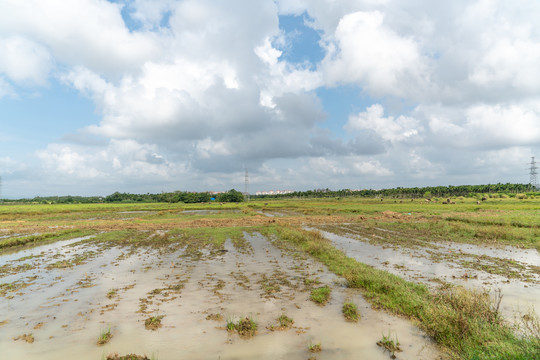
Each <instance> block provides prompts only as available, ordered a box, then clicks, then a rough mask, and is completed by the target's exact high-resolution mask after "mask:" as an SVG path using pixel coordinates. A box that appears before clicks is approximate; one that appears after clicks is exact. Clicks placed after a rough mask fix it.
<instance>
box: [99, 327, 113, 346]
mask: <svg viewBox="0 0 540 360" xmlns="http://www.w3.org/2000/svg"><path fill="white" fill-rule="evenodd" d="M111 338H112V334H111V328H110V327H108V328H107V329H106V330H101V332H100V334H99V337H98V340H97V344H98V345H105V344H106V343H108V342H109V340H111Z"/></svg>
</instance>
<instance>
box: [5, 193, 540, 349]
mask: <svg viewBox="0 0 540 360" xmlns="http://www.w3.org/2000/svg"><path fill="white" fill-rule="evenodd" d="M516 189H517V190H519V192H523V191H524V190H523V189H520V188H519V187H517V188H516ZM401 190H402V189H401ZM473 190H475V189H473ZM476 190H481V191H479V192H478V194H482V196H481V197H480V198H478V197H479V196H477V195H476V193H474V194H473V195H471V194H466V195H464V197H455V198H452V199H451V201H450V203H448V201H447V198H446V196H449V195H445V198H433V197H440V196H441V194H442V193H444V192H442V190H441V189H437V188H422V189H418V190H416V191H417V192H411V193H410V194H409V195H411V196H413V197H416V195H415V194H419V196H420V197H422V196H423V195H425V193H426V192H430V193H431V194H429V195H430V196H432V199H431V201H430V202H427V201H425V200H424V199H416V198H415V199H412V201H411V199H404V198H400V196H405V195H404V194H405V193H406V192H403V191H402V192H398V191H396V192H394V193H387V195H384V199H383V201H381V198H359V197H355V196H354V195H351V196H342V197H341V195H340V199H335V198H331V197H326V195H325V197H321V198H316V197H310V198H306V200H301V201H300V200H292V199H289V198H282V199H280V200H267V199H264V200H255V201H250V202H239V203H227V204H224V205H221V204H219V203H218V202H212V203H206V204H198V203H197V204H185V203H172V202H171V203H158V202H153V203H147V204H145V203H102V204H56V205H22V204H18V205H5V204H3V205H1V206H0V221H1V222H2V229H1V230H2V233H1V234H0V235H2V238H1V239H0V253H4V252H11V251H13V250H12V249H13V248H14V247H16V246H21V245H25V246H38V245H41V244H46V243H49V242H53V241H58V240H63V239H72V238H76V237H80V236H84V235H90V234H93V235H95V236H94V237H93V238H92V239H89V240H87V241H89V242H92V245H95V246H97V247H98V248H106V247H111V246H119V247H125V248H126V249H128V250H127V251H124V250H123V251H124V252H125V253H126V254H132V253H133V252H132V251H134V250H135V248H136V247H138V246H148V247H155V250H157V251H156V252H155V253H156V254H158V253H162V252H169V251H170V252H172V251H181V254H182V256H188V257H191V259H197V258H200V257H203V256H204V257H206V256H209V257H212V256H220V255H221V254H224V253H226V251H227V250H226V249H225V242H226V241H227V240H228V239H230V241H231V243H232V244H233V246H234V247H235V248H236V250H238V251H239V252H242V253H249V252H250V251H253V249H251V245H250V244H249V242H247V241H246V240H245V238H244V234H245V233H254V232H260V233H263V234H265V235H268V236H269V238H271V239H273V241H274V242H275V244H276V245H277V246H279V247H282V248H286V249H288V250H292V251H293V252H292V256H293V257H294V258H295V259H303V258H306V257H307V256H308V255H311V256H312V257H314V258H316V259H318V260H319V261H320V262H321V263H323V264H325V265H326V266H327V267H328V269H329V270H331V271H332V272H334V273H335V274H337V275H338V276H341V277H342V278H343V279H344V280H345V281H346V284H347V286H349V287H351V288H357V289H360V290H361V291H362V292H363V294H364V296H365V298H366V299H367V300H368V301H369V302H371V304H372V305H373V307H374V308H380V309H384V310H386V311H389V312H392V313H395V314H399V315H402V316H405V317H408V318H410V319H411V320H412V321H413V322H415V323H417V324H418V325H419V326H420V327H421V328H422V329H423V330H424V331H425V332H426V333H427V334H428V335H430V336H431V337H432V338H433V339H434V340H435V341H436V342H437V343H438V344H440V345H441V346H442V347H443V348H444V349H445V350H447V351H448V352H449V353H450V354H451V355H452V356H453V357H455V358H461V359H499V358H501V359H534V358H536V355H537V354H538V353H540V340H539V334H540V331H539V330H536V333H535V332H534V331H535V329H539V328H540V326H539V325H538V319H537V318H536V315H535V314H533V315H527V319H525V316H524V320H527V321H526V323H525V325H524V327H523V328H522V329H521V331H522V332H523V333H524V335H523V336H521V335H519V336H518V335H516V332H515V329H513V328H512V327H511V326H510V325H508V324H507V323H506V322H505V321H504V319H502V318H501V316H500V315H499V312H498V308H497V304H496V303H494V302H493V301H492V300H491V299H490V298H489V296H488V295H487V294H484V293H482V292H474V291H468V290H465V289H462V288H459V287H452V286H441V287H440V288H439V289H438V290H430V289H428V288H427V287H426V286H424V285H422V284H417V283H413V282H409V281H405V280H404V279H402V278H400V277H398V276H395V275H392V274H390V273H388V272H385V271H381V270H377V269H374V268H373V267H371V266H368V265H365V264H362V263H360V262H358V261H356V260H354V259H351V258H348V257H347V256H346V255H345V254H344V253H343V252H341V251H339V250H337V249H336V248H334V247H333V246H332V244H331V243H330V242H329V241H327V240H326V239H324V237H322V236H321V235H320V234H319V233H318V232H315V231H305V230H302V229H301V226H310V227H312V228H322V229H324V230H328V231H334V232H339V231H349V232H350V233H353V234H357V235H358V236H365V237H369V238H370V240H369V241H373V242H377V245H389V246H401V247H411V248H412V247H423V248H425V249H426V251H427V252H429V250H430V249H431V248H430V246H431V247H433V245H432V244H437V243H438V242H446V241H455V242H464V243H472V244H489V245H490V246H498V245H512V246H515V247H525V248H537V249H540V225H539V223H538V211H539V210H540V198H538V196H540V194H532V193H525V196H515V194H513V193H508V194H506V193H504V192H501V193H498V192H497V193H496V192H493V191H492V189H491V188H487V190H486V189H476ZM476 190H475V191H476ZM459 191H461V190H459ZM489 191H492V192H489ZM501 191H502V190H501ZM321 194H328V193H327V192H322V193H321ZM391 194H394V195H391ZM379 195H380V194H375V195H373V196H379ZM503 195H504V196H503ZM366 196H367V195H366ZM370 196H371V195H370ZM391 196H396V197H395V198H390V199H389V198H387V197H391ZM468 196H471V197H468ZM482 197H485V198H486V200H484V201H483V200H481V198H482ZM122 201H124V200H122ZM130 201H131V200H130ZM156 201H157V200H156ZM167 201H169V200H167ZM443 201H444V202H443ZM452 203H454V204H452ZM186 210H187V211H186ZM265 214H271V215H277V216H274V217H266V216H264V215H265ZM389 230H390V231H389ZM371 235H374V236H371ZM15 250H17V249H16V248H15ZM89 256H96V254H93V253H91V252H88V254H86V253H85V254H84V256H72V257H69V256H61V257H58V258H54V260H53V261H51V260H49V261H50V263H45V264H44V266H45V267H46V268H50V269H54V268H64V267H71V266H75V265H77V264H81V263H84V262H85V261H87V260H88V259H89V258H88V257H89ZM126 256H127V255H126ZM157 256H159V255H157ZM448 256H453V255H452V254H449V255H448ZM20 260H21V261H22V259H20ZM180 260H182V259H180ZM466 261H467V262H468V263H465V260H463V261H462V262H461V263H459V264H460V265H462V266H467V267H470V268H479V269H482V270H484V271H486V272H489V273H493V274H499V273H504V274H506V276H508V277H510V276H514V275H513V274H523V271H522V270H523V269H522V268H520V266H519V264H516V263H513V262H512V260H511V259H499V260H498V262H496V261H494V260H493V259H491V258H489V257H487V256H474V255H471V256H470V259H467V260H466ZM175 263H176V261H175ZM19 264H21V263H19ZM166 265H167V266H168V264H166ZM174 266H175V264H172V265H171V268H172V269H175V267H174ZM32 268H33V265H32V264H30V263H27V264H21V265H18V264H17V263H13V264H12V263H10V264H6V265H4V266H3V267H2V268H1V269H0V272H1V273H2V274H12V273H17V272H24V271H29V270H31V269H32ZM141 271H144V269H142V270H141ZM528 271H530V272H534V271H536V273H538V271H540V268H538V267H531V269H529V270H528ZM316 277H317V275H314V274H307V275H306V277H305V278H304V279H303V280H301V283H300V287H302V288H303V290H305V291H308V290H309V291H312V293H311V298H312V300H313V301H315V302H317V303H321V304H324V303H325V302H326V301H328V298H329V296H330V288H329V287H328V286H323V287H320V286H321V285H319V283H318V280H317V279H316ZM177 280H178V281H176V282H175V283H174V284H173V285H170V286H169V287H164V288H160V289H156V290H157V292H156V294H153V295H156V296H157V295H158V294H161V295H164V294H169V293H172V292H174V291H176V292H178V291H180V290H181V289H182V287H183V282H182V281H185V280H184V279H177ZM31 281H32V280H29V279H27V280H24V282H19V283H17V282H13V283H8V284H0V296H4V295H6V296H12V295H13V294H15V293H16V292H17V291H19V289H22V288H24V287H25V286H27V285H28V284H30V283H31ZM255 281H257V280H255ZM255 281H253V282H252V284H253V283H254V282H255ZM247 282H249V280H248V281H247ZM247 282H246V281H245V280H242V283H243V284H246V283H247ZM257 284H259V286H260V290H261V292H262V294H261V296H264V297H272V296H282V295H283V294H284V293H286V291H287V289H289V288H292V287H293V286H295V285H297V284H295V285H293V284H291V283H290V282H288V277H287V276H285V275H283V274H278V273H276V274H272V275H269V276H268V277H266V275H265V276H263V277H261V278H260V279H258V281H257ZM215 286H216V288H215V291H219V290H220V287H222V284H220V283H219V282H218V283H216V285H215ZM314 286H319V287H318V288H314ZM115 290H116V289H112V290H111V291H110V292H109V293H107V296H109V297H114V296H116V295H117V292H116V293H115V292H114V291H115ZM116 291H118V290H116ZM161 295H160V296H161ZM345 305H347V304H344V306H343V309H342V310H343V314H344V316H345V317H346V318H348V317H349V316H351V319H354V318H353V315H352V314H354V312H355V311H356V313H357V309H355V308H354V307H353V306H352V305H354V304H351V305H347V306H345ZM277 315H278V314H276V316H277ZM147 316H149V315H147ZM154 318H155V317H154ZM151 319H152V318H150V319H147V321H148V320H151ZM287 319H289V318H288V317H286V315H285V318H283V319H281V318H280V319H278V322H279V324H280V326H282V320H283V323H284V324H285V323H287ZM535 319H536V320H535ZM160 321H161V319H159V323H160ZM291 321H292V319H291ZM152 322H155V321H153V320H151V323H152ZM290 324H292V323H290ZM290 324H289V325H290ZM227 329H228V330H230V331H235V332H238V333H239V334H241V335H242V336H252V335H253V334H254V333H255V332H256V329H257V324H256V322H255V321H253V320H252V319H249V318H244V319H241V320H240V321H238V322H233V321H232V320H230V321H228V322H227ZM108 332H109V334H110V330H109V331H108ZM520 334H521V333H520ZM396 342H397V340H396Z"/></svg>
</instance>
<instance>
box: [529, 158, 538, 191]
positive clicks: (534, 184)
mask: <svg viewBox="0 0 540 360" xmlns="http://www.w3.org/2000/svg"><path fill="white" fill-rule="evenodd" d="M530 165H531V167H530V168H529V171H530V173H529V176H530V178H529V186H530V187H531V190H533V191H536V190H538V188H539V187H538V166H536V161H534V156H532V157H531V164H530Z"/></svg>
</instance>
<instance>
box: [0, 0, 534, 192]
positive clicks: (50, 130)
mask: <svg viewBox="0 0 540 360" xmlns="http://www.w3.org/2000/svg"><path fill="white" fill-rule="evenodd" d="M538 13H540V5H538V4H537V3H536V2H535V1H525V0H520V1H518V2H517V3H516V4H514V5H512V6H510V5H508V4H507V3H506V2H504V1H496V0H479V1H472V2H471V1H455V2H452V3H450V4H441V3H433V2H430V1H427V0H424V1H417V2H414V3H407V4H405V3H403V2H401V1H397V0H396V1H392V0H390V1H362V0H355V1H345V0H342V1H340V0H338V1H330V0H317V1H304V0H294V1H292V0H276V1H272V0H269V1H261V2H257V3H254V2H251V1H248V0H235V1H211V0H199V1H195V0H156V1H149V0H133V1H105V0H96V1H90V0H74V1H70V2H68V3H66V2H62V1H59V0H51V1H49V2H47V4H44V3H42V2H39V1H37V0H35V1H34V0H29V1H25V2H18V1H14V0H13V1H12V0H8V1H3V2H2V3H0V119H1V120H0V121H1V125H2V126H1V127H0V176H1V177H2V180H3V181H2V189H1V193H0V196H1V197H7V198H16V197H33V196H36V195H42V196H43V195H66V194H72V195H107V194H110V193H112V192H114V191H127V192H158V191H174V190H189V191H206V190H227V189H230V188H237V189H243V180H244V178H243V169H244V166H247V167H248V169H249V172H250V192H255V191H260V190H272V189H285V188H287V189H293V190H306V189H313V188H320V187H325V188H326V187H329V188H333V189H341V188H352V189H361V188H383V187H394V186H425V185H449V184H453V185H458V184H478V183H496V182H519V183H526V182H527V181H528V172H527V163H528V162H529V161H530V157H531V156H534V155H535V154H536V155H537V156H540V155H539V154H540V152H539V151H538V150H539V146H540V97H539V95H538V94H540V27H539V25H537V21H536V20H535V17H536V16H535V15H536V14H538ZM434 54H436V56H435V55H434Z"/></svg>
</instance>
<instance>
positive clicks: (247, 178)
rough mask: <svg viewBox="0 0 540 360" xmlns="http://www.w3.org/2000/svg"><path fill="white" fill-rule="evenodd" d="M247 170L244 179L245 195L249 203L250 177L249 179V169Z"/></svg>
mask: <svg viewBox="0 0 540 360" xmlns="http://www.w3.org/2000/svg"><path fill="white" fill-rule="evenodd" d="M245 170H246V175H245V177H244V195H245V197H246V200H247V201H249V192H248V185H249V177H248V170H247V167H246V168H245Z"/></svg>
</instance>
